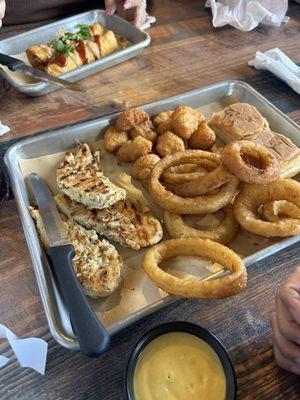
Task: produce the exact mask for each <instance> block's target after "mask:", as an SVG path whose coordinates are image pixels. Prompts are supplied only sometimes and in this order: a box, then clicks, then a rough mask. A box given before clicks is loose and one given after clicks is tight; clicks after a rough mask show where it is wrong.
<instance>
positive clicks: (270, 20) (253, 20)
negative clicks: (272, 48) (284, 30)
mask: <svg viewBox="0 0 300 400" xmlns="http://www.w3.org/2000/svg"><path fill="white" fill-rule="evenodd" d="M205 7H211V11H212V14H213V20H212V22H213V26H214V27H219V26H224V25H227V24H229V25H231V26H233V27H234V28H236V29H239V30H240V31H244V32H247V31H251V30H252V29H254V28H255V27H257V25H258V24H260V23H262V24H266V25H274V26H279V25H280V24H281V23H282V22H287V21H288V17H285V14H286V12H287V9H288V0H218V1H216V0H206V3H205Z"/></svg>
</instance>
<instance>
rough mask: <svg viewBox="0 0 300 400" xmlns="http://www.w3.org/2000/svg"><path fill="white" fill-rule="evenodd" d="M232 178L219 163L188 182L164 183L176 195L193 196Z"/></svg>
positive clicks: (208, 190)
mask: <svg viewBox="0 0 300 400" xmlns="http://www.w3.org/2000/svg"><path fill="white" fill-rule="evenodd" d="M232 178H233V176H232V174H231V173H230V172H229V171H228V170H227V169H226V168H225V167H224V166H223V165H222V164H221V165H220V166H219V167H217V168H216V169H214V170H213V171H211V172H209V173H207V174H206V175H204V176H200V177H199V178H197V179H194V180H192V181H190V182H185V183H180V184H178V185H166V187H167V189H168V190H170V191H171V192H173V193H175V194H177V195H178V196H182V197H195V196H199V195H201V194H205V193H207V192H210V191H211V190H215V189H218V188H219V187H220V186H222V185H224V184H225V183H226V182H228V181H229V179H232Z"/></svg>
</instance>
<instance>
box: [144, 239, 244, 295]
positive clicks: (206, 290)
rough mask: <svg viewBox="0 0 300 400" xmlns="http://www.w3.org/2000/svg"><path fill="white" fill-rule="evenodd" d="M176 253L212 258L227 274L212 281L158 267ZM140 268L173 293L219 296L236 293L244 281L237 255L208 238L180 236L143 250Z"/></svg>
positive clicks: (241, 264) (178, 254)
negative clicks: (183, 277)
mask: <svg viewBox="0 0 300 400" xmlns="http://www.w3.org/2000/svg"><path fill="white" fill-rule="evenodd" d="M176 256H200V257H205V258H209V259H211V260H213V261H214V262H216V263H218V264H220V265H222V266H223V267H224V268H225V269H227V270H229V271H230V272H231V274H229V275H225V276H223V277H221V278H217V279H212V280H206V281H204V280H200V279H180V278H177V277H175V276H173V275H170V274H169V273H167V272H165V271H164V270H162V269H161V268H160V267H159V263H161V262H162V261H164V260H166V259H168V258H171V257H176ZM142 267H143V269H144V271H145V272H146V274H147V275H148V276H149V278H150V279H151V280H152V281H153V282H154V283H155V284H156V285H157V286H158V287H159V288H161V289H162V290H164V291H166V292H167V293H170V294H173V295H175V296H183V297H191V298H207V299H209V298H223V297H229V296H232V295H235V294H237V293H240V292H241V291H242V290H244V289H245V287H246V284H247V272H246V268H245V266H244V264H243V261H242V260H241V258H240V257H239V256H238V255H237V254H236V253H235V252H234V251H232V250H230V249H229V248H228V247H225V246H223V245H222V244H220V243H216V242H213V241H212V240H209V239H199V238H181V239H171V240H166V241H164V242H161V243H159V244H157V245H155V246H153V247H151V248H150V249H149V250H147V252H146V254H145V256H144V260H143V263H142Z"/></svg>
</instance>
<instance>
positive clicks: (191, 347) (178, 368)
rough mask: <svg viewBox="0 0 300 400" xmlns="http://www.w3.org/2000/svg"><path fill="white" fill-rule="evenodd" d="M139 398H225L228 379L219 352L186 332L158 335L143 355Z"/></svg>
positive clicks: (137, 383) (139, 367) (137, 385)
mask: <svg viewBox="0 0 300 400" xmlns="http://www.w3.org/2000/svg"><path fill="white" fill-rule="evenodd" d="M133 385H134V394H135V400H162V399H163V400H175V399H176V400H187V399H188V400H201V399H203V400H224V399H225V393H226V379H225V374H224V370H223V367H222V364H221V362H220V360H219V358H218V356H217V354H216V353H215V351H214V350H213V349H212V348H211V347H210V346H209V345H208V344H207V343H206V342H205V341H203V340H202V339H200V338H198V337H197V336H194V335H192V334H190V333H185V332H170V333H166V334H163V335H161V336H158V337H157V338H156V339H154V340H153V341H152V342H150V343H149V344H148V345H147V346H146V347H145V349H144V350H143V351H142V352H141V354H140V355H139V358H138V361H137V364H136V367H135V371H134V382H133Z"/></svg>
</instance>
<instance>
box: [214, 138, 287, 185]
mask: <svg viewBox="0 0 300 400" xmlns="http://www.w3.org/2000/svg"><path fill="white" fill-rule="evenodd" d="M257 156H258V158H257ZM221 158H222V163H223V164H224V165H225V167H226V168H227V169H228V170H229V171H230V172H231V173H232V174H234V175H235V176H236V177H238V178H239V179H240V180H241V181H242V182H247V183H258V184H260V185H267V184H269V183H271V182H273V181H275V180H276V179H277V178H279V175H280V168H279V163H278V161H277V158H276V157H275V156H274V155H273V154H272V153H271V152H270V151H269V150H268V149H266V148H265V147H264V146H262V145H260V144H258V143H254V142H251V141H250V140H239V141H236V142H233V143H229V144H228V145H227V146H225V148H224V150H223V151H222V154H221ZM245 159H246V160H247V159H249V161H250V162H253V161H255V160H258V161H259V162H260V163H261V165H260V166H259V167H256V166H254V165H250V164H248V163H247V161H245Z"/></svg>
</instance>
